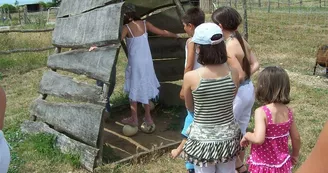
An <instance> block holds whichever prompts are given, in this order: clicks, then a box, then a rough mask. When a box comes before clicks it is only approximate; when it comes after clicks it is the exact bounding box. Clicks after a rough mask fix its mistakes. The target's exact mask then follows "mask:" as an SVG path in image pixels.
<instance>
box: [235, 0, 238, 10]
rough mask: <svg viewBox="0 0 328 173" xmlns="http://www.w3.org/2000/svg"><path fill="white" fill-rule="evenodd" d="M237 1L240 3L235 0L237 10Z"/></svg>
mask: <svg viewBox="0 0 328 173" xmlns="http://www.w3.org/2000/svg"><path fill="white" fill-rule="evenodd" d="M237 1H238V0H235V8H236V9H237Z"/></svg>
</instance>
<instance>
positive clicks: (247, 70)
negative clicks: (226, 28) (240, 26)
mask: <svg viewBox="0 0 328 173" xmlns="http://www.w3.org/2000/svg"><path fill="white" fill-rule="evenodd" d="M235 37H236V38H237V40H238V41H239V43H240V45H241V48H242V49H243V51H244V55H245V56H244V58H243V61H242V66H241V67H242V69H243V71H244V72H245V73H246V77H245V80H246V79H249V78H250V76H251V66H250V64H249V61H248V57H247V53H246V48H245V44H244V40H243V38H242V37H241V35H240V33H239V32H238V31H237V30H236V31H235Z"/></svg>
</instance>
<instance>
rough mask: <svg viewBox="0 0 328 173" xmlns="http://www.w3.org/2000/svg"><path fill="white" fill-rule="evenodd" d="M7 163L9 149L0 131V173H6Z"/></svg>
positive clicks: (8, 161) (8, 160)
mask: <svg viewBox="0 0 328 173" xmlns="http://www.w3.org/2000/svg"><path fill="white" fill-rule="evenodd" d="M9 163H10V151H9V147H8V144H7V141H6V139H5V136H4V135H3V132H2V130H0V172H1V173H6V172H7V171H8V168H9Z"/></svg>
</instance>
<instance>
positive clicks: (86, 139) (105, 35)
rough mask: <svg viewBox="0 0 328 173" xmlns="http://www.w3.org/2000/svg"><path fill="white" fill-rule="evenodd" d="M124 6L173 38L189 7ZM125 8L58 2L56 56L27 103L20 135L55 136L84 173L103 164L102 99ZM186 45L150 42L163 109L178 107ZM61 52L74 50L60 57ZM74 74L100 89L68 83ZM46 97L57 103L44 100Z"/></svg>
mask: <svg viewBox="0 0 328 173" xmlns="http://www.w3.org/2000/svg"><path fill="white" fill-rule="evenodd" d="M126 2H128V3H132V4H134V5H135V7H136V10H137V12H138V13H139V14H140V15H141V16H143V18H144V19H146V20H147V21H150V22H151V23H153V24H154V25H155V26H158V27H160V28H163V29H166V30H169V31H172V32H175V33H183V32H184V30H183V25H182V23H181V16H182V15H183V14H184V10H186V9H187V8H190V7H192V4H191V3H190V2H189V0H152V1H144V0H126ZM125 7H126V6H125V2H118V1H116V0H62V2H61V5H60V9H59V11H58V15H57V19H56V25H55V30H54V32H53V38H52V44H53V45H54V46H56V51H55V53H54V54H53V55H50V56H49V57H48V62H47V66H48V68H49V70H47V71H45V72H44V75H43V77H42V79H41V81H40V87H39V93H40V94H41V95H40V97H39V98H37V99H36V100H35V101H34V102H33V103H32V104H31V108H30V113H31V121H25V122H24V123H23V124H22V126H21V129H22V131H24V132H28V133H40V132H43V133H50V134H53V135H55V136H57V138H56V144H55V145H56V146H58V147H59V148H60V149H61V151H62V152H65V153H72V154H78V155H79V156H80V162H81V164H82V165H83V166H84V167H85V168H86V169H88V170H89V171H93V169H94V168H95V167H96V166H97V165H100V164H101V163H102V158H103V146H104V138H106V137H104V127H105V125H106V124H105V122H104V116H105V111H104V109H105V104H106V97H107V94H108V93H112V92H113V89H114V86H115V79H116V68H115V66H116V62H117V58H118V54H119V50H120V48H121V46H124V43H122V42H121V41H120V32H121V28H122V16H123V13H124V10H125ZM94 19H97V20H94ZM185 41H186V39H173V38H161V37H157V36H154V35H153V36H150V37H149V42H150V47H151V52H152V55H153V58H154V65H155V71H156V74H157V77H158V78H159V80H160V82H161V88H160V93H161V94H160V102H161V103H162V104H164V105H179V104H180V105H181V104H182V102H181V101H180V99H179V91H180V88H181V87H180V85H178V84H176V83H177V82H176V81H178V80H181V79H182V76H183V69H184V57H185V52H184V47H185ZM122 44H123V45H122ZM91 45H98V46H102V45H111V46H106V47H102V48H99V49H97V50H95V51H92V52H89V51H88V49H87V48H89V47H90V46H91ZM63 48H73V49H71V50H70V51H66V52H62V51H61V50H63ZM59 71H66V72H65V73H60V72H59ZM74 74H75V75H74ZM76 75H84V76H86V77H88V78H90V79H94V80H98V81H102V82H103V83H104V86H103V87H99V86H96V85H95V84H88V83H84V82H78V81H77V80H75V79H74V78H73V76H76ZM172 81H173V82H172ZM94 82H95V81H94ZM49 96H54V98H57V99H50V100H48V99H47V98H48V97H49ZM60 98H61V99H60ZM54 100H57V101H54ZM58 100H60V101H58ZM109 128H110V127H109ZM107 131H110V130H107ZM115 133H116V132H115ZM115 133H114V132H113V134H115ZM177 135H179V134H177ZM107 140H113V139H112V138H108V139H107ZM175 143H176V142H175ZM138 147H139V148H140V146H138ZM141 148H142V147H141ZM144 148H145V149H144V150H145V151H149V150H150V149H149V148H146V147H144Z"/></svg>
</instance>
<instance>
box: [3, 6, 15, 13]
mask: <svg viewBox="0 0 328 173" xmlns="http://www.w3.org/2000/svg"><path fill="white" fill-rule="evenodd" d="M1 8H3V9H5V10H7V9H9V12H10V13H15V12H16V11H17V9H16V7H15V6H13V5H10V4H3V5H2V6H1Z"/></svg>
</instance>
